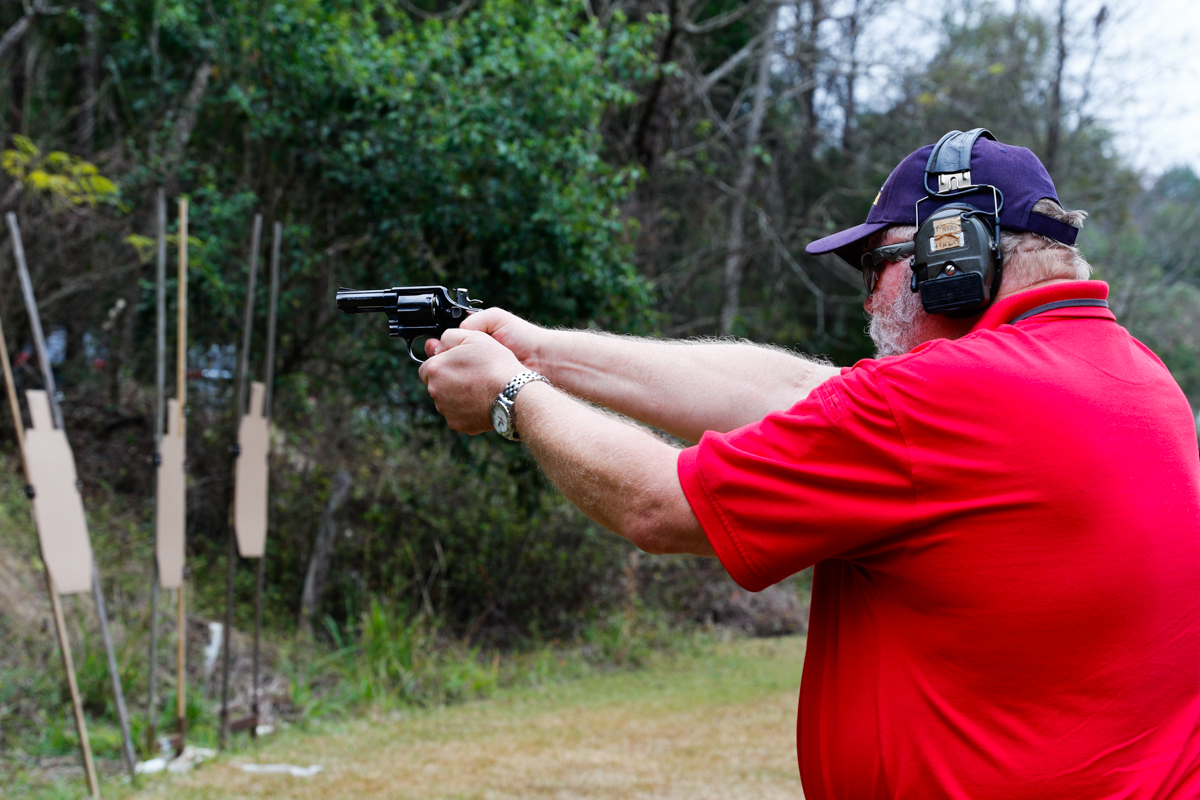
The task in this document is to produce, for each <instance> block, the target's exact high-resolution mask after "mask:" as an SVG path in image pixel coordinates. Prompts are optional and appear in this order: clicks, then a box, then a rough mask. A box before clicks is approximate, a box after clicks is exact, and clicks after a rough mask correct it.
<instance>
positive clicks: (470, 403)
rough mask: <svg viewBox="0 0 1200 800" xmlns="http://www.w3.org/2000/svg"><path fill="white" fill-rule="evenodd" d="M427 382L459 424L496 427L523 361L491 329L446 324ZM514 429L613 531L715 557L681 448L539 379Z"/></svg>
mask: <svg viewBox="0 0 1200 800" xmlns="http://www.w3.org/2000/svg"><path fill="white" fill-rule="evenodd" d="M434 349H435V350H436V351H437V352H436V354H435V355H433V356H432V357H431V358H430V359H429V360H428V361H427V362H426V363H425V364H424V365H422V367H421V371H420V374H421V379H422V380H423V381H425V383H426V384H427V385H428V387H429V394H430V395H431V396H432V397H433V399H434V402H435V403H436V404H437V408H438V411H440V412H441V413H442V414H443V415H444V416H445V417H446V421H447V422H448V423H449V424H450V427H452V428H453V429H454V430H457V431H460V432H462V433H470V434H476V433H482V432H484V431H488V430H491V420H490V418H489V416H488V409H489V407H490V406H491V401H492V398H494V397H495V396H496V395H497V394H498V393H499V391H500V389H501V388H503V386H504V384H505V383H507V382H508V380H509V379H510V378H511V377H512V376H513V375H516V374H517V373H518V372H521V371H522V370H523V369H524V368H525V367H527V366H531V365H530V364H525V365H524V366H523V365H522V364H521V363H520V362H518V361H517V358H516V356H515V355H514V354H513V353H512V352H511V351H510V350H508V349H506V348H505V347H503V346H501V345H500V344H498V343H497V342H496V340H495V339H493V338H491V337H490V336H486V335H484V334H482V333H479V332H477V331H465V330H451V331H447V332H446V334H445V336H444V337H443V338H442V340H441V341H440V342H439V343H438V344H437V345H436V346H435V348H434ZM514 415H515V419H516V427H517V430H518V432H519V433H520V435H521V440H522V441H523V442H525V443H526V444H527V445H528V446H529V449H530V451H531V452H532V453H533V456H534V457H535V458H536V459H537V460H538V463H539V464H540V465H541V467H542V469H543V471H544V472H545V473H546V475H547V477H549V478H550V480H551V481H553V482H554V484H555V485H556V486H558V488H559V490H560V491H562V493H563V494H564V495H566V497H567V499H569V500H570V501H571V502H573V503H574V504H575V505H577V506H578V507H579V508H580V509H582V510H583V512H584V513H586V514H587V515H588V516H589V517H591V518H592V519H593V520H595V521H596V522H598V523H600V524H601V525H603V526H604V527H606V528H608V529H609V530H611V531H613V532H614V533H617V534H619V535H621V536H624V537H625V538H627V539H629V540H630V541H631V542H633V543H634V544H635V545H637V546H638V547H639V548H641V549H642V550H646V551H647V552H651V553H693V554H695V555H706V556H712V555H715V553H714V551H713V549H712V546H711V545H710V544H709V542H708V538H707V537H706V536H705V535H704V531H703V530H702V529H701V527H700V523H699V522H698V521H697V520H696V516H695V514H694V513H693V512H692V509H691V506H690V505H689V504H688V501H687V497H686V496H685V495H684V493H683V488H682V486H681V485H680V483H679V477H678V473H677V470H676V461H677V459H678V454H679V451H678V450H676V449H675V448H674V447H672V446H671V445H669V444H667V443H666V442H664V441H662V440H661V439H659V438H658V437H656V436H654V435H653V434H651V433H649V432H648V431H646V430H643V429H641V428H638V427H636V426H634V425H632V424H630V423H628V422H626V421H624V420H620V419H617V418H616V417H614V416H611V415H608V414H604V413H603V412H600V411H597V410H596V409H593V408H590V407H588V406H587V405H586V404H584V403H581V402H579V401H578V400H576V399H574V398H571V397H568V396H567V395H565V394H563V393H562V392H560V391H558V390H557V389H554V388H552V387H550V386H547V385H546V384H544V383H541V382H536V381H535V382H533V383H529V384H526V385H525V386H524V387H522V388H521V390H520V392H519V393H518V394H517V398H516V403H515V406H514Z"/></svg>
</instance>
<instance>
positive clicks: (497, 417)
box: [492, 369, 554, 442]
mask: <svg viewBox="0 0 1200 800" xmlns="http://www.w3.org/2000/svg"><path fill="white" fill-rule="evenodd" d="M533 381H542V382H543V383H546V384H548V385H550V386H553V385H554V384H552V383H550V381H549V380H547V379H546V376H545V375H539V374H538V373H536V372H534V371H533V370H531V369H527V370H525V371H524V372H522V373H519V374H517V375H516V376H514V377H513V379H512V380H511V381H509V382H508V383H507V384H506V385H505V387H504V391H502V392H500V394H498V395H496V399H495V400H493V401H492V427H493V428H495V429H496V433H498V434H500V435H501V436H503V437H504V438H505V439H508V440H509V441H510V442H519V441H521V437H520V435H519V434H518V433H517V422H516V417H515V416H514V415H513V404H514V403H515V402H516V399H517V392H519V391H521V387H522V386H524V385H525V384H527V383H532V382H533Z"/></svg>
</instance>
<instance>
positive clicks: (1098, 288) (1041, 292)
mask: <svg viewBox="0 0 1200 800" xmlns="http://www.w3.org/2000/svg"><path fill="white" fill-rule="evenodd" d="M1084 298H1087V299H1093V300H1107V299H1108V284H1107V283H1105V282H1104V281H1067V282H1065V283H1052V284H1050V285H1049V286H1039V287H1038V288H1036V289H1026V290H1025V291H1023V292H1017V293H1016V294H1013V295H1009V296H1008V297H1005V298H1004V299H1002V300H997V301H996V302H995V303H994V304H993V305H992V307H991V308H989V309H988V310H987V311H985V312H984V314H983V316H982V317H980V318H979V321H978V322H976V323H975V325H974V326H973V327H972V328H971V332H972V333H974V332H975V331H984V330H994V329H996V328H999V327H1000V326H1001V325H1003V324H1005V323H1006V322H1008V321H1009V320H1010V319H1013V318H1014V317H1017V316H1020V315H1021V314H1024V313H1025V312H1026V311H1029V310H1030V309H1032V308H1037V307H1038V306H1040V305H1044V304H1046V303H1053V302H1056V301H1058V300H1077V299H1084ZM1056 313H1059V314H1067V315H1070V316H1089V317H1091V316H1096V317H1103V318H1105V319H1111V320H1114V321H1115V320H1116V317H1114V316H1113V313H1112V312H1111V311H1109V310H1108V309H1107V308H1098V307H1090V308H1089V307H1081V308H1064V309H1058V310H1057V312H1056Z"/></svg>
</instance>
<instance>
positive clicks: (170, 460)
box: [154, 400, 187, 589]
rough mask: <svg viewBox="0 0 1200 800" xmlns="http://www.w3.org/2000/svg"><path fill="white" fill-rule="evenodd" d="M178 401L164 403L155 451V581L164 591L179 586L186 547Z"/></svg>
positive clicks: (184, 450) (184, 448)
mask: <svg viewBox="0 0 1200 800" xmlns="http://www.w3.org/2000/svg"><path fill="white" fill-rule="evenodd" d="M180 417H181V415H180V413H179V401H178V400H168V401H167V435H166V436H164V437H162V442H161V443H160V444H159V447H158V454H159V457H160V462H159V465H158V482H157V483H158V485H157V489H156V493H157V498H156V499H157V501H158V505H157V508H158V512H157V516H156V518H155V533H154V554H155V556H156V557H157V558H158V578H159V582H160V585H161V586H162V587H163V588H164V589H178V588H179V587H180V586H182V585H183V560H184V549H185V547H186V539H185V536H186V533H185V521H186V518H187V499H186V494H185V491H186V489H185V487H184V480H185V479H184V474H183V461H184V457H185V454H186V453H187V438H186V436H185V434H184V433H183V432H181V431H180V429H179V428H180V425H182V424H183V423H182V422H181V420H180Z"/></svg>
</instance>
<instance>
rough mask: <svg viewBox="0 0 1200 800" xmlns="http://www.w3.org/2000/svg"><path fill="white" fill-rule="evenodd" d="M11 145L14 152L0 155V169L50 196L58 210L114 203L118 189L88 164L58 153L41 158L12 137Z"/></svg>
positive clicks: (26, 142) (31, 146)
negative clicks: (13, 143)
mask: <svg viewBox="0 0 1200 800" xmlns="http://www.w3.org/2000/svg"><path fill="white" fill-rule="evenodd" d="M13 141H14V142H15V143H16V149H15V150H5V151H4V152H3V153H0V166H3V168H4V171H5V172H7V173H8V174H9V175H11V176H12V177H14V178H16V179H17V180H18V181H20V182H21V183H23V184H24V185H25V187H26V188H27V189H29V190H31V191H34V192H46V193H49V195H50V196H51V198H53V202H54V203H55V204H56V205H61V206H80V205H88V206H92V207H95V206H96V204H97V203H100V202H115V201H116V199H117V194H118V192H117V185H116V184H115V183H113V182H112V181H111V180H109V179H108V178H106V177H104V176H103V175H101V174H100V170H98V169H96V165H95V164H93V163H91V162H90V161H85V160H84V159H82V158H79V157H78V156H73V155H71V154H70V153H63V152H61V151H57V150H55V151H52V152H50V153H45V154H43V153H42V151H41V150H40V149H38V146H37V145H35V144H34V143H33V142H32V141H30V140H29V139H28V138H26V137H24V136H20V135H17V136H14V137H13Z"/></svg>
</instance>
